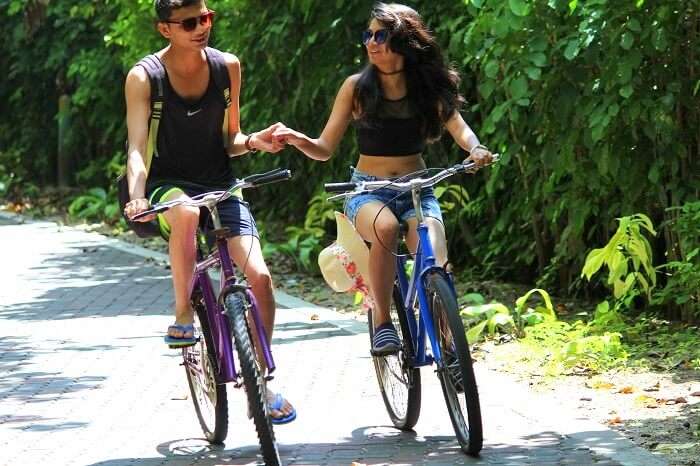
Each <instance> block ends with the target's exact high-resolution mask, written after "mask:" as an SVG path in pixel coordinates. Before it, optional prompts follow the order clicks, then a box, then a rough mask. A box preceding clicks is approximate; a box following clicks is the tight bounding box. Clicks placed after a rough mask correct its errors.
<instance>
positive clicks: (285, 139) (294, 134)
mask: <svg viewBox="0 0 700 466" xmlns="http://www.w3.org/2000/svg"><path fill="white" fill-rule="evenodd" d="M272 137H273V138H274V139H276V140H277V141H279V142H280V143H281V144H283V145H284V144H289V145H290V146H295V147H296V146H298V145H299V144H301V143H302V142H303V141H305V140H306V136H304V134H303V133H300V132H299V131H295V130H293V129H292V128H287V127H286V126H282V127H280V128H278V129H276V130H275V132H274V133H273V134H272Z"/></svg>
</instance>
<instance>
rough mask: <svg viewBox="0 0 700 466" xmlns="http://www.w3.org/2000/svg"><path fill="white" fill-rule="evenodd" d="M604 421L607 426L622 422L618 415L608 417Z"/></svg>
mask: <svg viewBox="0 0 700 466" xmlns="http://www.w3.org/2000/svg"><path fill="white" fill-rule="evenodd" d="M605 423H606V424H607V425H609V426H611V425H615V424H622V419H621V418H620V416H615V417H613V418H610V419H608V420H607V421H605Z"/></svg>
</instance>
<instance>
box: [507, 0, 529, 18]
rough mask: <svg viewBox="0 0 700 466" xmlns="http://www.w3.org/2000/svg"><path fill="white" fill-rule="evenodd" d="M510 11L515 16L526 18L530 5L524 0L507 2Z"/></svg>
mask: <svg viewBox="0 0 700 466" xmlns="http://www.w3.org/2000/svg"><path fill="white" fill-rule="evenodd" d="M508 6H510V11H512V12H513V14H515V15H516V16H527V15H529V14H530V5H528V3H527V2H526V1H525V0H508Z"/></svg>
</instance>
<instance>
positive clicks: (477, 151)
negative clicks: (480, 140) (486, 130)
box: [463, 144, 493, 169]
mask: <svg viewBox="0 0 700 466" xmlns="http://www.w3.org/2000/svg"><path fill="white" fill-rule="evenodd" d="M492 160H493V154H492V153H491V151H490V150H489V149H488V148H487V147H486V146H482V145H481V144H479V145H477V146H475V147H474V148H472V150H471V152H469V157H467V158H466V159H464V162H463V163H468V162H474V164H475V165H476V168H477V169H479V168H481V167H483V166H486V165H488V164H490V163H491V161H492Z"/></svg>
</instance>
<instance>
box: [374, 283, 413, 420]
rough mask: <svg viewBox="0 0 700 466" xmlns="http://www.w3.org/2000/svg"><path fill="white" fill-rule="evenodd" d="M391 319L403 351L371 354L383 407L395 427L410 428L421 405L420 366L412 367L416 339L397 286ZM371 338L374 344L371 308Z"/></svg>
mask: <svg viewBox="0 0 700 466" xmlns="http://www.w3.org/2000/svg"><path fill="white" fill-rule="evenodd" d="M389 314H390V316H391V320H392V322H393V323H394V326H395V327H396V331H397V333H398V334H399V339H400V340H401V343H402V345H401V350H400V351H399V352H398V353H397V354H392V355H387V356H375V355H373V356H372V361H373V362H374V370H375V373H376V375H377V382H378V383H379V389H380V391H381V393H382V399H383V400H384V406H385V407H386V411H387V413H388V414H389V418H391V422H392V423H393V424H394V427H396V428H397V429H401V430H410V429H412V428H413V426H415V425H416V423H417V422H418V417H419V416H420V408H421V381H420V369H419V368H417V367H413V366H412V364H413V360H414V354H413V342H412V340H411V333H410V331H409V328H408V321H407V320H406V313H405V310H404V305H403V299H402V296H401V291H400V290H399V288H398V287H397V286H396V285H394V290H393V294H392V305H391V307H390V309H389ZM367 324H368V327H369V341H370V345H371V344H372V338H373V337H374V326H373V325H372V311H371V310H370V311H369V312H368V314H367Z"/></svg>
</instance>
